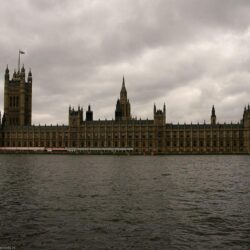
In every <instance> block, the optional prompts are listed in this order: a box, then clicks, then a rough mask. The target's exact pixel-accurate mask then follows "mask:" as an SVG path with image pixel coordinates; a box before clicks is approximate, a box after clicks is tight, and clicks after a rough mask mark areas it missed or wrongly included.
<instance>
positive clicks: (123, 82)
mask: <svg viewBox="0 0 250 250" xmlns="http://www.w3.org/2000/svg"><path fill="white" fill-rule="evenodd" d="M122 87H124V88H125V78H124V76H123V77H122Z"/></svg>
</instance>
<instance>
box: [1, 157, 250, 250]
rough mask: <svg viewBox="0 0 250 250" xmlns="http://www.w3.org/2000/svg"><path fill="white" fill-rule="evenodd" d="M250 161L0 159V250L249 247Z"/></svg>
mask: <svg viewBox="0 0 250 250" xmlns="http://www.w3.org/2000/svg"><path fill="white" fill-rule="evenodd" d="M249 180H250V156H154V157H150V156H148V157H145V156H76V155H72V156H65V155H0V247H7V246H15V247H16V249H112V248H113V249H166V248H167V249H249V246H250V183H249Z"/></svg>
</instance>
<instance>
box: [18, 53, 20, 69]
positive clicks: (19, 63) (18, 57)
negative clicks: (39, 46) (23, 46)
mask: <svg viewBox="0 0 250 250" xmlns="http://www.w3.org/2000/svg"><path fill="white" fill-rule="evenodd" d="M18 72H20V49H19V51H18Z"/></svg>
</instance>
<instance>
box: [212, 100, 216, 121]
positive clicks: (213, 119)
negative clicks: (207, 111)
mask: <svg viewBox="0 0 250 250" xmlns="http://www.w3.org/2000/svg"><path fill="white" fill-rule="evenodd" d="M215 124H216V114H215V108H214V105H213V107H212V114H211V125H215Z"/></svg>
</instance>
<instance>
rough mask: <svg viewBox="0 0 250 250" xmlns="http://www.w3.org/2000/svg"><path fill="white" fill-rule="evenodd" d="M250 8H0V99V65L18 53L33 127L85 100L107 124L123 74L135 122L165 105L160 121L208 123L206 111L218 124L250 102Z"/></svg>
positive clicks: (59, 119) (37, 4)
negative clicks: (28, 76)
mask: <svg viewBox="0 0 250 250" xmlns="http://www.w3.org/2000/svg"><path fill="white" fill-rule="evenodd" d="M249 7H250V2H249V1H248V0H245V1H243V0H242V1H241V0H238V1H233V0H221V1H217V0H204V1H198V0H190V1H186V0H180V1H179V0H168V1H163V0H155V1H150V0H138V1H135V0H107V1H97V0H86V1H80V0H76V1H69V0H63V1H62V0H52V1H48V0H24V1H17V0H12V1H8V2H7V1H2V2H1V9H0V23H1V24H0V32H1V37H0V52H1V53H0V55H1V58H0V66H1V79H2V80H1V83H2V89H1V91H0V94H1V97H3V74H4V69H5V67H6V64H7V63H8V64H9V66H10V68H11V70H13V68H14V67H16V64H17V51H18V49H19V48H22V49H25V51H26V52H27V53H26V54H25V55H24V56H23V57H22V61H23V62H24V63H25V65H26V68H27V69H28V68H29V67H31V68H32V71H33V77H34V85H33V86H34V92H33V113H34V115H33V118H34V123H45V122H46V123H49V124H50V123H67V112H68V111H67V108H68V106H69V105H70V104H72V105H75V106H77V105H78V104H80V105H82V106H84V107H87V105H88V103H91V104H92V105H93V108H94V116H95V118H99V117H100V118H102V119H104V118H105V117H107V118H112V117H113V116H114V108H115V101H116V99H117V97H118V95H119V92H120V87H121V78H122V75H123V74H125V77H126V81H127V89H128V95H129V98H130V100H131V105H132V113H133V114H134V115H135V116H137V117H139V116H142V117H143V118H146V117H149V118H152V105H153V103H154V102H156V103H157V105H158V104H159V106H161V105H162V104H163V102H164V101H166V103H167V107H168V109H167V114H168V121H174V122H177V121H180V122H184V121H186V122H190V121H191V120H192V121H200V122H202V121H203V120H204V119H206V120H208V119H209V116H210V111H211V105H212V104H215V105H216V107H217V109H218V112H219V113H220V120H221V121H223V120H226V121H231V120H235V121H237V120H239V119H240V118H241V116H242V108H243V106H244V104H245V103H247V102H248V101H249V100H250V94H248V93H250V92H249V87H248V82H249V80H250V79H249V78H250V76H249V66H250V63H249V62H250V58H249V56H248V55H249V40H250V31H249V20H250V11H249ZM17 13H18V15H17ZM0 107H1V109H3V102H2V103H1V104H0ZM48 107H49V109H48ZM139 114H140V115H139ZM43 119H44V121H43V122H42V120H43Z"/></svg>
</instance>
